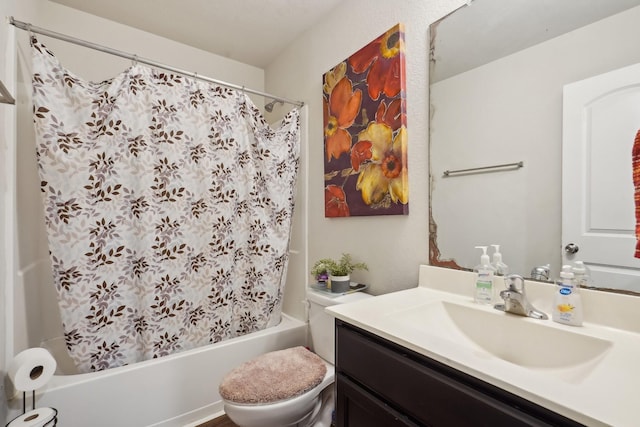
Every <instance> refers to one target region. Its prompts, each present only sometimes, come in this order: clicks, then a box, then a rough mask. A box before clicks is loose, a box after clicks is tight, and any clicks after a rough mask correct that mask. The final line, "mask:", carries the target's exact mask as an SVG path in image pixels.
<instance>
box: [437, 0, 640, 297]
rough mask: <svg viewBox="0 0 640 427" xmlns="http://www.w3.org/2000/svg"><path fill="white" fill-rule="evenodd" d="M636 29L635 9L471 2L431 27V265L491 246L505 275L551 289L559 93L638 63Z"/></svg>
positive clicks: (559, 246)
mask: <svg viewBox="0 0 640 427" xmlns="http://www.w3.org/2000/svg"><path fill="white" fill-rule="evenodd" d="M639 20H640V0H562V1H557V0H475V1H472V2H470V3H468V4H467V5H465V6H463V7H461V8H460V9H458V10H456V11H455V12H453V13H451V14H450V15H448V16H446V17H445V18H443V19H442V20H440V21H438V22H436V23H434V24H432V25H431V27H430V37H431V63H430V72H429V78H430V90H429V94H430V126H429V128H430V143H429V150H430V156H429V157H430V168H429V169H430V206H429V212H430V218H429V221H430V242H429V252H430V263H431V264H432V265H440V266H444V267H451V268H462V269H472V268H473V267H474V266H475V265H477V264H478V263H479V259H480V255H481V252H480V251H479V250H477V249H474V247H475V246H478V245H492V244H499V245H500V252H501V253H502V255H503V261H504V262H505V263H506V264H507V265H508V266H509V267H510V271H511V272H512V273H518V274H522V275H523V276H530V272H531V270H532V268H533V267H535V266H542V265H545V264H549V265H550V269H551V271H550V279H551V280H553V279H555V278H557V277H558V275H559V272H560V270H561V265H562V262H563V251H564V244H563V242H562V226H561V224H562V127H563V121H562V120H563V110H562V109H563V92H562V91H563V86H564V85H566V84H568V83H571V82H575V81H579V80H583V79H586V78H590V77H592V76H596V75H599V74H602V73H606V72H608V71H611V70H616V69H619V68H622V67H625V66H628V65H631V64H635V63H640V49H638V48H637V43H635V42H634V40H639V39H640V32H639V31H640V30H639V29H638V25H637V22H638V21H639ZM629 161H630V159H629ZM520 163H522V167H520V166H519V164H520ZM505 164H506V165H509V164H511V165H512V166H504V167H499V168H496V169H481V170H475V171H465V170H466V169H471V168H479V167H486V166H494V165H505ZM457 170H463V171H462V172H459V173H451V174H449V175H448V176H447V175H446V174H445V172H447V171H457ZM576 221H577V219H576ZM489 253H492V251H489ZM577 259H579V258H576V260H577ZM593 285H594V286H596V287H601V288H609V286H607V283H594V284H593ZM635 291H636V292H637V291H640V289H637V290H635Z"/></svg>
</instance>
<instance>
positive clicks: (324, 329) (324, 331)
mask: <svg viewBox="0 0 640 427" xmlns="http://www.w3.org/2000/svg"><path fill="white" fill-rule="evenodd" d="M370 297H371V295H369V294H365V293H364V292H354V293H351V294H347V295H339V296H333V295H331V294H329V293H328V292H322V291H316V290H314V289H310V288H307V301H308V302H309V332H310V335H311V348H312V350H313V351H314V352H315V353H316V354H317V355H318V356H320V357H322V358H323V359H324V360H326V361H327V362H329V363H331V364H332V365H333V364H335V354H334V353H335V325H334V317H333V316H330V315H329V314H327V313H325V311H324V309H325V307H329V306H331V305H336V304H345V303H348V302H353V301H360V300H362V299H365V298H370Z"/></svg>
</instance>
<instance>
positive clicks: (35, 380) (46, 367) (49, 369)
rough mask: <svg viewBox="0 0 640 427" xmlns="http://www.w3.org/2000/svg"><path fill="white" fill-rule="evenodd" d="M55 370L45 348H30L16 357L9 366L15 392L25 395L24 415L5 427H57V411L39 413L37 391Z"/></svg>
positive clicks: (46, 408)
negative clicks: (29, 401) (29, 408)
mask: <svg viewBox="0 0 640 427" xmlns="http://www.w3.org/2000/svg"><path fill="white" fill-rule="evenodd" d="M55 369H56V361H55V359H54V358H53V357H52V356H51V353H49V352H48V351H47V350H45V349H44V348H40V347H37V348H31V349H27V350H24V351H23V352H21V353H19V354H17V355H16V356H15V357H14V359H13V360H12V362H11V363H10V364H9V369H8V376H9V378H10V379H11V382H12V383H13V386H14V387H15V389H16V391H22V415H18V416H17V417H16V418H14V419H13V420H11V421H9V423H7V424H6V426H5V427H18V426H20V427H55V426H57V425H58V410H57V409H55V408H50V407H42V408H37V409H36V389H38V388H40V387H42V386H44V385H45V384H46V383H47V382H48V381H49V379H51V377H53V374H54V372H55ZM29 391H30V392H31V410H30V411H29V412H27V392H29Z"/></svg>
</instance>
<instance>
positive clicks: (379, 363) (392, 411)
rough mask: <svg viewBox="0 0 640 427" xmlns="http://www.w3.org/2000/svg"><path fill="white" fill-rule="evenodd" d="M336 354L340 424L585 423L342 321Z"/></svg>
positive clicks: (512, 426) (557, 426)
mask: <svg viewBox="0 0 640 427" xmlns="http://www.w3.org/2000/svg"><path fill="white" fill-rule="evenodd" d="M336 357H337V365H336V366H337V369H336V373H337V375H336V384H337V412H336V417H337V420H338V426H345V427H347V426H351V427H359V426H367V427H374V426H380V427H386V426H419V425H426V426H433V427H438V426H442V427H450V426H482V425H484V426H509V427H518V426H549V427H552V426H553V427H562V426H567V427H569V426H582V424H580V423H577V422H575V421H572V420H570V419H568V418H566V417H563V416H561V415H559V414H557V413H554V412H552V411H549V410H547V409H546V408H543V407H541V406H539V405H536V404H534V403H532V402H530V401H528V400H526V399H523V398H521V397H519V396H516V395H514V394H512V393H508V392H506V391H504V390H502V389H500V388H498V387H495V386H492V385H491V384H488V383H486V382H484V381H480V380H478V379H477V378H475V377H473V376H470V375H467V374H465V373H464V372H461V371H458V370H456V369H452V368H450V367H449V366H447V365H445V364H442V363H439V362H437V361H435V360H433V359H431V358H428V357H425V356H423V355H421V354H419V353H416V352H414V351H411V350H409V349H407V348H404V347H402V346H399V345H397V344H394V343H393V342H391V341H388V340H385V339H382V338H379V337H377V336H375V335H373V334H369V333H367V332H366V331H364V330H362V329H360V328H356V327H354V326H353V325H350V324H348V323H345V322H343V321H340V320H338V321H336Z"/></svg>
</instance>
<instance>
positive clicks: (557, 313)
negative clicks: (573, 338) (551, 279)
mask: <svg viewBox="0 0 640 427" xmlns="http://www.w3.org/2000/svg"><path fill="white" fill-rule="evenodd" d="M552 318H553V320H554V321H555V322H558V323H564V324H566V325H572V326H581V325H582V298H581V297H580V292H579V287H578V286H577V284H576V283H575V275H574V274H573V271H572V269H571V266H570V265H563V266H562V272H560V280H558V282H557V286H556V293H555V297H554V301H553V314H552Z"/></svg>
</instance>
